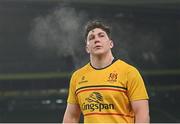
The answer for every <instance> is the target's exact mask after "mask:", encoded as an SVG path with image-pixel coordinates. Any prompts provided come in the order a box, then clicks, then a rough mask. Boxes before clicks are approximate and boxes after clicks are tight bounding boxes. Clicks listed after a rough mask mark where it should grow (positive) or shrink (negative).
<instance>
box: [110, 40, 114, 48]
mask: <svg viewBox="0 0 180 124" xmlns="http://www.w3.org/2000/svg"><path fill="white" fill-rule="evenodd" d="M113 47H114V43H113V41H112V40H110V48H113Z"/></svg>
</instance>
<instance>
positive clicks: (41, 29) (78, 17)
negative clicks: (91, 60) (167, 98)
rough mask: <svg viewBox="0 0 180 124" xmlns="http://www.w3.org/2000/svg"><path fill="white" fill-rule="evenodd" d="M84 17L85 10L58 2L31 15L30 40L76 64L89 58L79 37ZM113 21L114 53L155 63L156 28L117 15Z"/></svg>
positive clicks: (157, 48)
mask: <svg viewBox="0 0 180 124" xmlns="http://www.w3.org/2000/svg"><path fill="white" fill-rule="evenodd" d="M87 21H88V17H87V14H86V13H85V12H82V11H79V12H78V11H76V10H75V9H74V8H71V7H62V6H61V7H60V8H57V9H55V10H54V11H53V12H52V13H50V14H48V15H47V16H45V17H37V18H35V19H34V24H33V29H32V32H31V35H30V40H31V42H32V44H33V45H34V46H35V47H37V48H38V49H40V50H44V51H46V53H47V51H48V53H51V52H53V54H54V53H56V54H57V55H58V56H72V58H73V61H74V64H75V67H76V68H78V67H79V66H82V65H83V64H85V63H86V62H87V60H88V57H87V56H86V55H87V54H86V52H85V50H84V42H83V39H82V35H83V30H82V28H83V27H84V24H85V22H87ZM112 22H113V23H112V27H113V30H112V31H113V32H112V34H113V36H112V37H113V41H114V44H115V47H114V48H113V49H114V53H115V56H116V57H118V58H122V59H125V60H128V61H129V62H131V63H134V56H136V57H135V59H137V58H138V59H137V60H138V61H139V62H141V61H142V60H143V61H147V62H152V63H158V57H157V56H156V54H157V53H158V52H159V50H160V41H161V37H160V34H158V32H157V31H156V30H154V29H153V28H151V27H143V26H139V25H136V24H134V23H133V22H121V21H118V20H116V19H114V20H112ZM82 58H83V59H82ZM132 58H133V59H132ZM132 60H133V61H132Z"/></svg>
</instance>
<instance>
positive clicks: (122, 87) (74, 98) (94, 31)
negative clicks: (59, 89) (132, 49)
mask: <svg viewBox="0 0 180 124" xmlns="http://www.w3.org/2000/svg"><path fill="white" fill-rule="evenodd" d="M85 38H86V51H87V53H88V54H89V55H90V63H88V64H87V65H85V66H84V67H82V68H81V69H79V70H77V71H76V72H74V74H73V75H72V78H71V82H70V88H69V97H68V100H67V102H68V104H67V108H66V111H65V114H64V119H63V122H64V123H77V122H79V118H80V113H81V112H82V113H83V117H84V122H85V123H106V122H107V123H149V120H150V119H149V105H148V95H147V92H146V88H145V86H144V82H143V79H142V77H141V75H140V74H139V72H138V70H137V69H136V68H135V67H133V66H131V65H129V64H127V63H125V62H123V61H122V60H119V59H115V58H114V57H113V54H112V52H111V49H112V48H113V41H112V40H111V38H110V28H109V27H108V26H107V25H105V24H104V23H102V22H101V21H97V20H95V21H91V22H89V23H88V24H87V26H86V34H85Z"/></svg>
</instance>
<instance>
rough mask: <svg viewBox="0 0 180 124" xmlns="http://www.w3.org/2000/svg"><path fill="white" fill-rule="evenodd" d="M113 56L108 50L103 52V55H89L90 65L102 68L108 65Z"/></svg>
mask: <svg viewBox="0 0 180 124" xmlns="http://www.w3.org/2000/svg"><path fill="white" fill-rule="evenodd" d="M113 59H114V57H113V55H112V52H111V51H109V52H108V53H107V54H103V55H99V56H98V55H96V56H95V55H90V62H91V65H92V66H93V67H94V68H97V69H100V68H104V67H106V66H108V65H110V64H111V63H112V61H113Z"/></svg>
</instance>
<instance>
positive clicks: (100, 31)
mask: <svg viewBox="0 0 180 124" xmlns="http://www.w3.org/2000/svg"><path fill="white" fill-rule="evenodd" d="M98 33H105V34H106V32H105V31H104V30H103V29H101V28H95V29H92V30H91V31H89V33H88V36H89V35H95V34H98Z"/></svg>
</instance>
